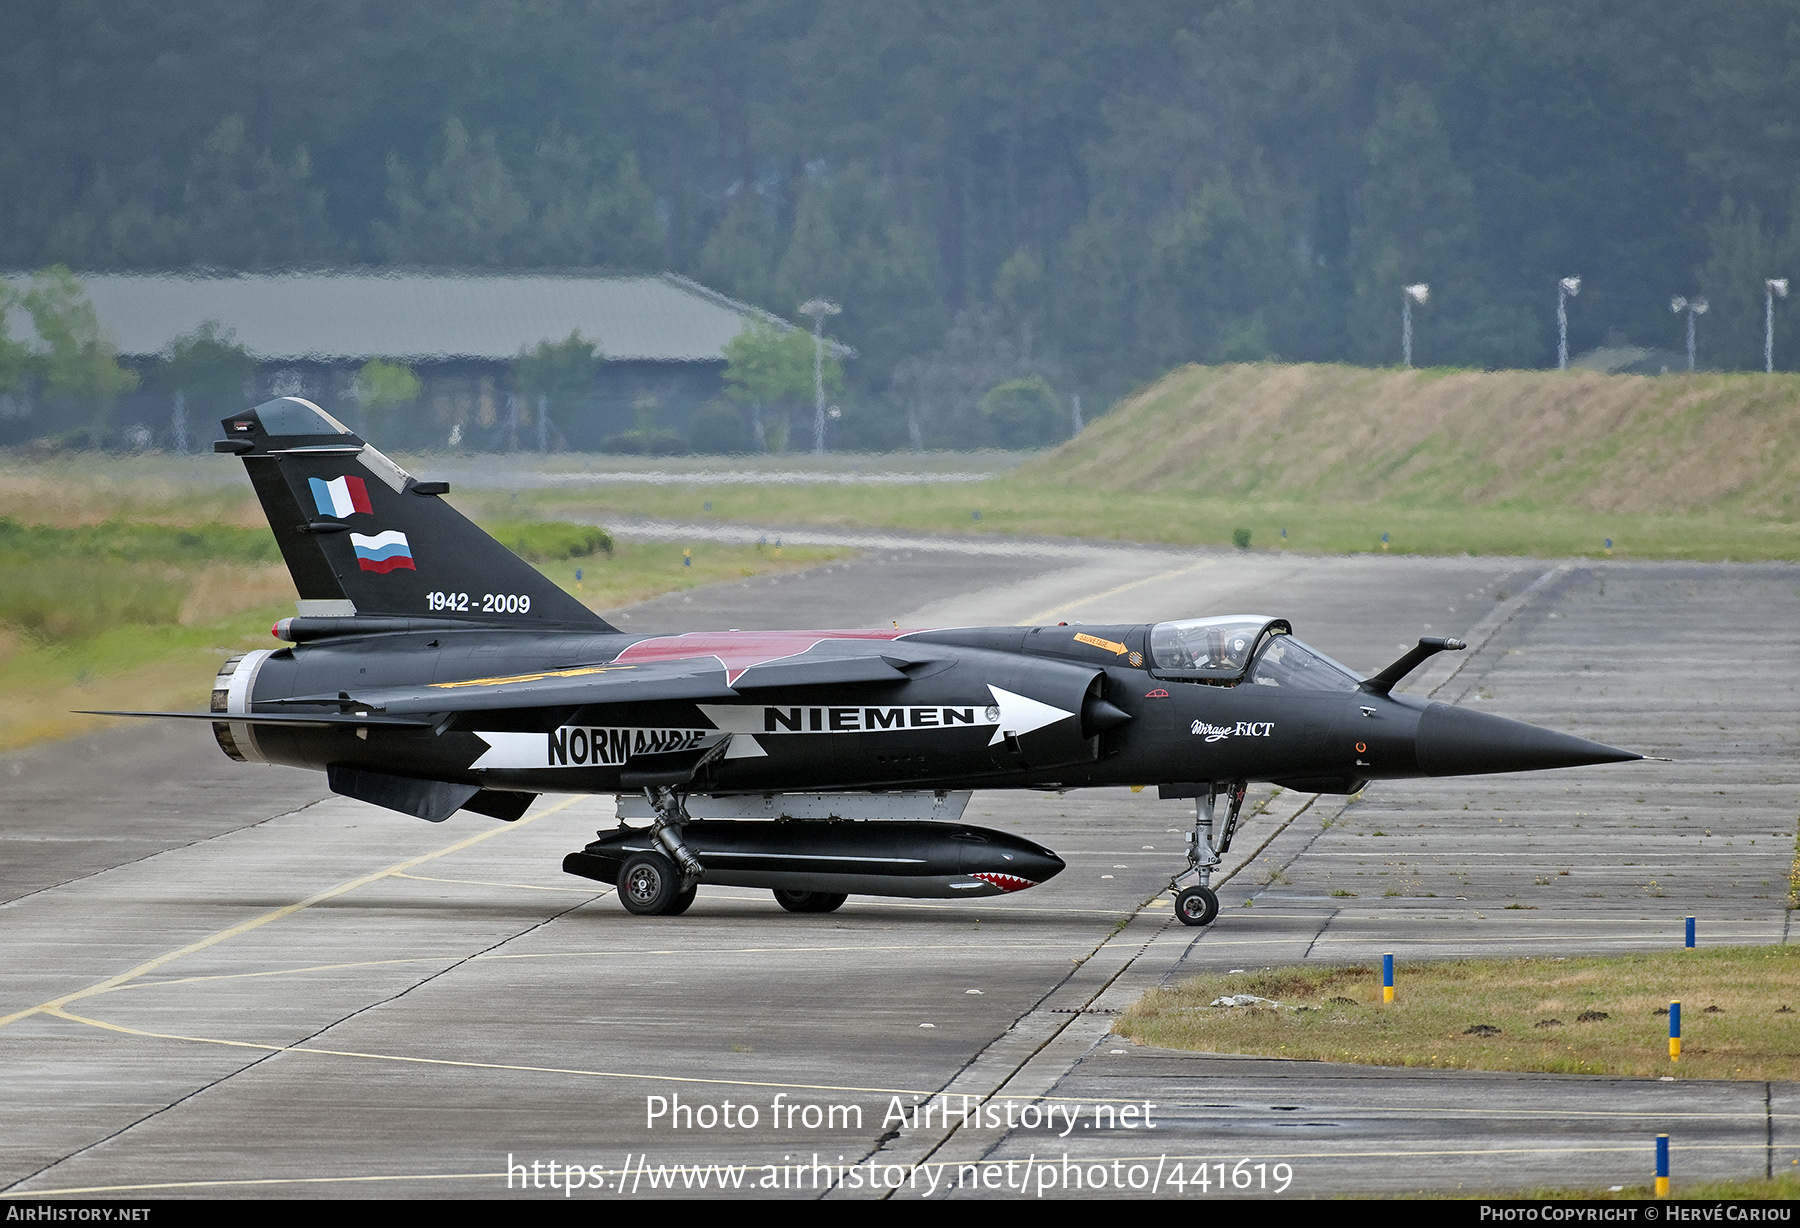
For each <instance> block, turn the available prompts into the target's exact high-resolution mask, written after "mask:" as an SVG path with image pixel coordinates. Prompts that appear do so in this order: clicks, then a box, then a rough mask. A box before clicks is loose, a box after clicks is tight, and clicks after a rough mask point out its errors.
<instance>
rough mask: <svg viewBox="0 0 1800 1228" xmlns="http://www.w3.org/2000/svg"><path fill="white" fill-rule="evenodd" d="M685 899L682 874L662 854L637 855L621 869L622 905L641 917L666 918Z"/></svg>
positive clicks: (634, 854) (620, 897) (632, 856)
mask: <svg viewBox="0 0 1800 1228" xmlns="http://www.w3.org/2000/svg"><path fill="white" fill-rule="evenodd" d="M680 896H681V875H680V874H679V873H677V872H676V869H675V863H674V862H672V861H670V860H669V859H668V858H667V857H664V856H663V855H662V854H661V853H633V854H632V855H631V856H630V857H627V858H626V859H625V864H624V865H623V866H622V867H620V869H619V903H621V904H623V905H625V911H626V912H628V913H632V914H634V915H636V916H639V917H661V916H666V915H667V914H668V911H669V909H670V907H671V906H672V905H673V904H674V903H675V901H676V900H677V899H678V898H679V897H680Z"/></svg>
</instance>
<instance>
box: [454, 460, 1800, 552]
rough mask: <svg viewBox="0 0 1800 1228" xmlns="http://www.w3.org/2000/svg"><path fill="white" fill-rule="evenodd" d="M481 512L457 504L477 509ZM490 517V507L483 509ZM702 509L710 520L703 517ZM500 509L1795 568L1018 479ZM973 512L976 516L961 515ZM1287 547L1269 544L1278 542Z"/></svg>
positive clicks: (1447, 518) (1558, 523)
mask: <svg viewBox="0 0 1800 1228" xmlns="http://www.w3.org/2000/svg"><path fill="white" fill-rule="evenodd" d="M489 501H490V500H489V499H488V497H485V496H482V495H471V496H469V497H468V498H467V499H466V500H465V502H467V503H468V504H469V505H470V506H472V507H477V508H480V507H482V506H484V504H485V503H486V502H489ZM491 502H492V503H493V505H494V506H495V507H496V508H498V507H499V506H500V504H501V499H500V497H499V496H494V497H492V499H491ZM709 502H710V503H711V504H712V507H711V509H710V510H708V509H706V507H705V505H706V504H707V503H709ZM505 506H506V507H507V508H508V509H509V510H510V509H518V510H525V509H529V511H530V513H531V514H532V515H537V516H542V517H544V518H545V519H556V518H557V517H558V516H568V515H573V514H581V515H584V516H596V517H604V516H607V515H636V516H647V517H652V518H656V519H668V520H677V521H684V522H690V523H693V522H709V521H712V522H738V523H745V524H757V525H783V524H793V525H802V524H803V525H818V526H827V527H842V528H889V529H899V530H906V531H911V532H917V533H940V534H941V533H948V534H995V535H1003V536H1019V537H1080V538H1091V539H1098V540H1113V541H1133V542H1150V543H1157V544H1165V545H1172V546H1215V547H1224V546H1230V545H1233V544H1235V543H1234V541H1233V536H1234V533H1235V531H1236V530H1238V529H1240V528H1242V529H1248V530H1249V532H1250V547H1249V548H1250V549H1251V550H1253V551H1276V550H1294V551H1302V552H1305V553H1310V554H1346V553H1377V554H1379V553H1381V552H1382V542H1381V535H1382V534H1383V533H1386V534H1388V537H1389V541H1388V545H1387V551H1388V552H1389V553H1392V554H1424V555H1459V554H1479V555H1518V556H1527V557H1539V558H1566V557H1589V558H1602V557H1606V547H1605V544H1604V543H1605V542H1606V540H1607V539H1608V538H1610V539H1612V542H1613V549H1612V557H1616V558H1635V559H1701V560H1721V559H1735V560H1739V561H1756V560H1765V559H1796V558H1800V523H1790V522H1786V521H1773V520H1761V519H1756V518H1753V517H1748V516H1743V515H1737V514H1730V513H1725V512H1718V513H1709V514H1706V515H1676V514H1656V515H1652V514H1645V513H1634V514H1610V513H1600V512H1590V511H1582V510H1579V509H1569V508H1564V507H1554V506H1549V507H1545V506H1535V505H1531V504H1523V503H1519V504H1503V505H1492V506H1486V507H1469V506H1464V505H1460V504H1448V505H1427V504H1419V503H1406V502H1399V501H1394V502H1386V503H1370V504H1321V503H1306V502H1294V501H1289V502H1255V501H1232V500H1223V499H1208V498H1202V497H1198V496H1192V495H1184V494H1171V493H1148V494H1145V493H1134V492H1129V491H1107V490H1096V489H1092V488H1085V487H1080V486H1069V485H1064V484H1055V483H1033V482H1030V481H1027V480H1026V479H1024V478H1020V477H1003V478H996V479H993V480H991V481H987V482H974V483H941V484H935V483H934V484H931V485H922V486H880V487H875V486H854V485H787V486H777V485H769V486H744V487H729V488H724V489H721V488H720V487H718V486H705V485H698V484H696V485H694V486H675V485H663V484H656V485H652V484H648V483H646V484H644V485H642V486H637V485H628V484H624V483H618V484H609V485H607V486H604V487H596V488H591V489H587V490H580V491H572V490H539V491H521V492H520V493H519V496H518V498H517V499H516V500H510V499H509V500H507V501H506V504H505ZM977 512H979V513H980V516H979V518H977V516H976V515H975V513H977ZM1283 529H1285V530H1286V531H1287V536H1286V537H1285V538H1283V537H1282V530H1283Z"/></svg>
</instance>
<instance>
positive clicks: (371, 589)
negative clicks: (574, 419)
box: [213, 397, 614, 631]
mask: <svg viewBox="0 0 1800 1228" xmlns="http://www.w3.org/2000/svg"><path fill="white" fill-rule="evenodd" d="M223 426H224V428H225V438H224V439H222V440H219V441H218V442H217V443H215V444H214V445H213V450H214V451H217V452H232V453H236V454H237V455H239V456H241V457H243V460H244V468H245V469H246V470H248V471H249V474H250V482H251V484H252V485H253V486H254V487H255V488H256V497H257V498H258V499H260V500H261V501H262V506H263V513H264V514H265V515H266V516H267V517H268V518H269V528H270V529H272V530H273V531H274V533H275V541H276V543H277V544H278V545H279V546H280V547H281V555H282V558H283V559H285V560H286V561H287V565H288V571H289V572H290V573H292V575H293V577H294V586H295V587H296V588H297V589H299V592H300V599H301V600H302V601H303V602H315V601H316V602H332V603H334V608H332V609H330V610H329V611H327V610H326V609H324V608H320V607H315V610H316V611H317V612H319V613H326V612H330V613H335V614H340V615H347V614H370V615H388V616H392V615H405V616H411V617H430V618H454V619H466V620H468V621H470V622H475V623H483V624H487V625H496V624H498V625H506V626H517V627H544V628H550V627H579V628H581V629H583V630H596V631H611V630H614V628H613V627H611V626H610V625H609V624H608V623H607V622H606V621H605V620H604V619H602V618H601V617H600V616H599V615H597V614H595V613H594V612H593V611H591V610H589V609H588V608H587V607H586V606H584V605H582V604H581V602H579V601H577V600H576V599H575V598H574V597H572V596H570V595H569V594H568V593H565V592H564V591H563V590H562V589H560V588H558V587H557V586H556V585H555V584H553V583H551V582H550V580H549V579H548V578H546V577H545V576H544V575H543V574H542V573H541V572H539V571H538V570H537V569H536V568H535V567H532V566H531V565H530V564H529V563H527V562H525V561H524V560H523V559H521V558H519V556H518V555H516V554H514V553H512V551H510V550H508V549H507V548H506V547H505V546H502V545H501V544H500V543H499V542H497V541H495V540H494V539H493V538H491V537H489V536H488V535H487V534H486V533H483V532H482V531H481V530H480V529H478V528H477V527H475V525H474V524H472V523H471V522H470V521H469V520H468V519H467V518H466V517H465V516H463V514H462V513H461V512H458V511H457V510H456V509H455V508H453V507H451V506H450V505H449V504H448V503H445V502H444V501H443V500H442V499H440V498H438V497H437V496H439V495H441V494H443V493H444V492H445V491H446V490H448V489H449V488H448V487H447V486H445V485H444V484H443V483H441V482H420V481H418V480H416V479H415V478H414V477H413V476H412V475H411V474H409V473H407V472H406V471H405V470H404V469H402V468H400V466H398V465H396V464H395V463H394V462H393V461H391V460H389V459H388V458H387V457H385V456H383V455H382V454H381V453H380V452H378V451H376V450H375V449H374V448H373V447H370V446H369V445H368V444H367V443H364V442H363V441H362V440H361V439H360V438H358V437H357V436H356V435H355V434H354V433H353V432H351V431H350V430H349V429H348V428H346V427H345V426H344V425H343V424H342V423H340V422H338V421H337V420H336V419H335V418H333V417H332V416H331V415H330V414H328V413H326V412H325V411H324V410H322V409H320V408H319V407H318V406H317V405H314V404H313V403H312V402H310V401H303V400H301V399H300V398H299V397H278V398H277V399H275V400H273V401H269V402H266V403H264V404H262V405H258V406H257V407H256V408H255V409H252V410H249V411H247V412H245V413H241V414H236V415H233V416H232V417H230V418H226V419H224V421H223ZM346 603H347V604H346Z"/></svg>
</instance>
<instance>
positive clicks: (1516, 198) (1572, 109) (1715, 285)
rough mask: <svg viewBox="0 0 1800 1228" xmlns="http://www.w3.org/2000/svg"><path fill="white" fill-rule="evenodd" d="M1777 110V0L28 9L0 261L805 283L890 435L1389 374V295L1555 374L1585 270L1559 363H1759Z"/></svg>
mask: <svg viewBox="0 0 1800 1228" xmlns="http://www.w3.org/2000/svg"><path fill="white" fill-rule="evenodd" d="M1797 83H1800V0H1744V2H1743V3H1740V4H1735V5H1727V6H1721V5H1717V4H1701V3H1698V2H1696V0H1671V2H1670V3H1668V4H1664V5H1658V6H1652V7H1646V6H1642V5H1629V4H1622V3H1617V2H1615V0H1512V2H1497V3H1477V4H1456V3H1448V2H1446V0H1117V2H1116V3H1113V4H1107V5H1095V4H1090V3H1082V2H1077V0H1032V2H1026V0H981V2H978V3H967V2H951V0H889V2H887V3H882V4H870V3H856V2H846V0H713V2H710V3H708V2H702V0H536V2H534V3H521V2H518V0H433V2H431V3H424V2H422V0H385V2H383V3H375V2H373V0H280V2H276V0H174V2H170V0H159V2H156V3H152V2H151V0H20V2H19V3H14V4H9V5H6V6H4V7H0V268H11V269H14V270H26V269H34V268H41V267H45V266H48V265H51V264H56V263H60V264H64V265H67V266H69V267H71V268H73V269H76V270H78V271H80V270H127V269H179V268H192V267H212V268H220V269H270V268H279V267H291V266H309V267H316V266H325V265H334V266H335V265H383V264H403V265H433V266H471V267H480V268H503V267H504V268H527V267H556V268H574V267H582V268H601V269H616V270H621V271H645V270H659V269H665V268H666V269H673V270H676V271H678V272H682V273H685V274H687V275H689V276H691V277H693V278H695V279H697V280H699V281H701V282H703V283H705V284H707V285H710V286H713V287H716V288H718V289H720V290H722V291H724V292H726V293H728V294H731V295H734V296H736V297H739V298H742V299H745V300H747V301H750V302H753V303H756V304H758V305H761V306H764V307H767V308H769V309H770V310H772V311H775V312H777V313H779V314H781V315H783V316H786V317H788V318H793V317H794V314H795V308H796V306H797V305H798V304H799V303H800V302H801V301H802V300H803V299H806V298H811V297H816V296H821V295H822V296H825V297H828V298H831V299H833V300H835V301H837V302H839V303H841V304H842V305H843V308H844V311H843V314H842V315H840V316H838V317H837V318H836V319H835V320H834V321H833V332H834V334H835V335H836V336H838V337H839V338H841V339H842V340H843V341H844V342H846V343H847V344H849V345H851V346H853V347H855V349H856V351H857V357H856V358H855V360H853V361H852V362H850V363H849V364H847V366H846V369H845V376H846V379H847V382H848V388H847V389H846V393H845V395H846V398H847V399H848V401H849V402H850V404H849V405H847V406H846V412H847V413H849V412H850V411H851V410H853V409H854V410H855V411H856V412H857V413H858V414H861V415H863V416H864V417H865V418H872V417H880V418H881V419H882V420H883V421H885V422H886V423H887V424H888V426H887V427H886V428H884V429H885V430H886V432H887V434H888V435H890V436H892V442H894V443H896V444H900V443H903V442H904V440H905V437H906V434H907V432H908V430H909V429H910V430H914V431H922V432H923V437H924V438H925V439H926V441H927V442H930V441H932V440H934V439H942V438H948V437H951V436H955V435H957V434H958V433H959V432H961V431H962V430H963V429H964V427H963V426H959V425H958V424H965V425H966V424H967V423H969V422H973V421H977V420H979V419H980V418H981V416H982V414H983V413H984V410H983V408H982V402H983V398H984V397H985V395H986V393H987V392H989V391H991V390H992V389H993V388H995V387H996V386H998V385H1000V384H1011V385H1013V386H1015V388H1024V387H1026V386H1028V385H1029V386H1030V387H1031V388H1034V389H1041V388H1049V389H1051V390H1052V391H1053V393H1054V396H1055V397H1056V398H1057V399H1059V400H1061V401H1064V402H1066V400H1067V398H1070V397H1072V396H1079V397H1081V398H1082V400H1083V402H1084V403H1085V404H1086V405H1087V406H1088V407H1089V408H1088V412H1089V413H1090V414H1091V413H1093V412H1095V411H1097V410H1100V409H1102V408H1104V406H1105V404H1106V403H1107V402H1109V401H1110V400H1111V399H1112V398H1113V397H1116V396H1117V395H1119V394H1120V393H1122V392H1124V391H1126V390H1128V389H1129V388H1131V387H1132V386H1134V385H1135V384H1137V383H1139V382H1141V381H1143V380H1145V379H1148V378H1151V377H1154V376H1155V375H1157V374H1159V373H1161V372H1162V371H1164V370H1166V369H1168V368H1169V367H1171V366H1173V365H1175V364H1178V363H1181V362H1186V361H1199V362H1217V361H1226V360H1233V359H1260V358H1281V359H1287V360H1306V361H1348V362H1354V363H1363V364H1374V365H1382V364H1389V363H1393V362H1395V361H1397V360H1398V357H1399V354H1398V350H1399V337H1398V332H1399V320H1398V317H1399V309H1400V287H1401V286H1402V285H1403V284H1405V283H1408V282H1414V281H1424V282H1428V283H1430V285H1431V300H1430V303H1429V305H1428V306H1427V307H1425V308H1423V309H1422V310H1420V311H1419V312H1418V313H1417V315H1416V318H1415V321H1414V324H1415V334H1416V339H1415V360H1416V361H1418V362H1420V363H1422V364H1425V365H1440V364H1442V365H1457V366H1475V367H1542V366H1547V365H1553V364H1554V362H1555V354H1556V333H1555V319H1554V307H1555V285H1556V281H1557V279H1558V278H1559V277H1562V276H1565V275H1580V276H1582V278H1583V279H1584V280H1583V283H1582V290H1581V296H1580V298H1579V299H1578V300H1576V301H1575V302H1573V303H1572V304H1571V311H1570V333H1571V348H1572V349H1574V350H1576V351H1579V350H1582V349H1586V348H1588V347H1591V346H1594V345H1597V344H1600V343H1601V342H1602V341H1604V340H1607V339H1608V338H1611V339H1614V340H1617V339H1620V338H1624V339H1629V340H1630V341H1632V342H1634V343H1636V344H1640V345H1653V346H1662V347H1667V348H1678V347H1679V345H1680V344H1681V342H1680V337H1681V327H1682V325H1681V321H1680V320H1679V319H1677V318H1676V317H1674V316H1672V314H1671V312H1670V310H1669V305H1668V304H1669V298H1670V296H1671V295H1672V294H1678V293H1679V294H1687V295H1693V294H1696V293H1698V294H1704V295H1706V296H1708V297H1709V298H1710V300H1711V303H1712V306H1713V311H1712V312H1711V314H1710V315H1709V316H1708V317H1707V318H1706V320H1705V321H1704V322H1703V325H1702V329H1701V342H1700V361H1701V363H1702V364H1703V365H1706V366H1712V367H1719V368H1744V369H1756V368H1760V366H1761V360H1762V311H1763V289H1762V286H1763V279H1764V278H1765V277H1783V276H1794V277H1800V205H1797V202H1796V190H1797V189H1800V123H1797V122H1796V110H1795V106H1796V104H1795V101H1794V100H1795V97H1796V94H1795V86H1796V84H1797ZM1786 310H1787V311H1790V312H1791V311H1792V310H1794V308H1787V309H1786ZM1777 315H1778V331H1777V340H1776V356H1777V364H1778V365H1779V366H1783V367H1793V366H1796V365H1800V361H1797V359H1800V328H1796V327H1794V326H1793V325H1792V324H1790V323H1789V321H1788V319H1787V317H1786V316H1785V315H1784V314H1783V309H1780V308H1778V311H1777ZM1033 395H1037V394H1035V393H1034V394H1033ZM985 412H989V414H990V416H991V412H992V403H991V402H990V405H989V410H988V411H985ZM881 433H882V432H881V431H876V432H875V434H877V435H879V434H881Z"/></svg>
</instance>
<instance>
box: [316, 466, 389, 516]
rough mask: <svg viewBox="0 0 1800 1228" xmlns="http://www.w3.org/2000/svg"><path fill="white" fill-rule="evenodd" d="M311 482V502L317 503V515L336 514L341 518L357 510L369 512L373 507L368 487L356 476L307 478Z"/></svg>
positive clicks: (353, 513)
mask: <svg viewBox="0 0 1800 1228" xmlns="http://www.w3.org/2000/svg"><path fill="white" fill-rule="evenodd" d="M306 480H307V481H308V482H310V483H311V484H312V496H313V502H314V503H316V504H318V505H319V515H321V516H336V517H337V518H338V519H339V520H342V519H344V518H346V517H348V516H354V515H355V514H356V513H358V512H363V513H365V514H367V513H371V512H373V511H374V510H375V508H374V507H373V506H372V505H371V504H370V503H369V488H368V487H367V486H364V485H363V480H362V479H361V478H357V477H349V476H345V477H341V478H332V479H331V481H329V482H327V481H326V480H325V479H324V478H307V479H306Z"/></svg>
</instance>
